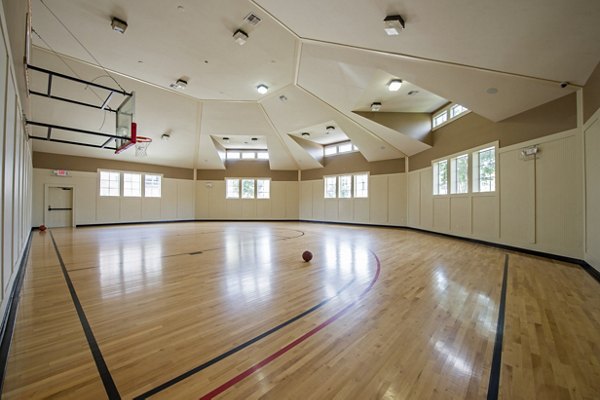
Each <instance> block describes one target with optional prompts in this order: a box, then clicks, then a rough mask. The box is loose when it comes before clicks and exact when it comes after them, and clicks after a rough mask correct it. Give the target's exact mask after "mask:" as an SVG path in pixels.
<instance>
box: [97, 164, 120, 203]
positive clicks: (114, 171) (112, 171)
mask: <svg viewBox="0 0 600 400" xmlns="http://www.w3.org/2000/svg"><path fill="white" fill-rule="evenodd" d="M102 173H107V174H116V175H117V177H118V179H117V180H116V182H118V185H117V188H116V189H117V194H110V190H111V189H115V188H111V186H110V182H111V181H112V182H114V181H115V180H114V179H110V175H109V178H108V182H109V185H108V187H107V188H106V189H108V191H109V192H108V194H102ZM121 175H122V172H121V171H116V170H110V169H99V170H98V197H121V190H122V187H123V185H122V184H121Z"/></svg>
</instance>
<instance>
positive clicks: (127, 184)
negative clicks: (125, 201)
mask: <svg viewBox="0 0 600 400" xmlns="http://www.w3.org/2000/svg"><path fill="white" fill-rule="evenodd" d="M123 196H125V197H141V196H142V175H141V174H128V173H124V174H123Z"/></svg>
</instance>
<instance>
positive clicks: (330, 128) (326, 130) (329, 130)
mask: <svg viewBox="0 0 600 400" xmlns="http://www.w3.org/2000/svg"><path fill="white" fill-rule="evenodd" d="M334 130H335V126H332V125H329V126H328V127H327V128H325V133H326V134H328V135H329V133H330V132H333V131H334Z"/></svg>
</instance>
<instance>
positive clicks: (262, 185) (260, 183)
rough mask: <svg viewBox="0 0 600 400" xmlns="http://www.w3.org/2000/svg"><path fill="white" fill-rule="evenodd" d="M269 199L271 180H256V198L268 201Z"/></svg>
mask: <svg viewBox="0 0 600 400" xmlns="http://www.w3.org/2000/svg"><path fill="white" fill-rule="evenodd" d="M270 197H271V180H269V179H257V180H256V198H257V199H268V198H270Z"/></svg>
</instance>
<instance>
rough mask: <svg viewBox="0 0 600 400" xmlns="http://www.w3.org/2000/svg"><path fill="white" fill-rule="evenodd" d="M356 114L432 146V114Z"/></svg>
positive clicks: (364, 112)
mask: <svg viewBox="0 0 600 400" xmlns="http://www.w3.org/2000/svg"><path fill="white" fill-rule="evenodd" d="M356 114H358V115H360V116H362V117H365V118H368V119H370V120H371V121H374V122H377V123H378V124H381V125H383V126H386V127H388V128H390V129H393V130H395V131H396V132H400V133H402V134H404V135H407V136H410V137H411V138H413V139H417V140H420V141H421V142H423V143H426V144H428V145H431V144H432V140H431V139H432V135H431V114H429V113H398V112H368V111H356Z"/></svg>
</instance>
